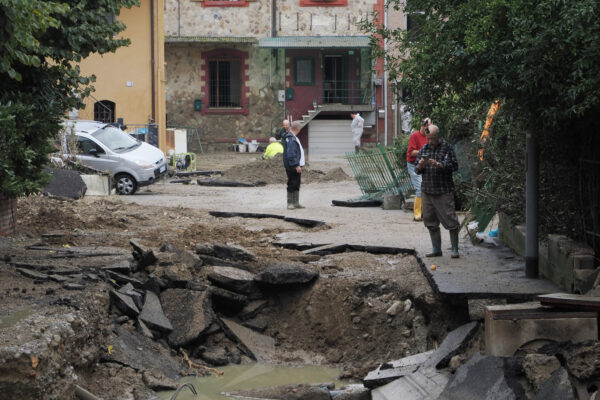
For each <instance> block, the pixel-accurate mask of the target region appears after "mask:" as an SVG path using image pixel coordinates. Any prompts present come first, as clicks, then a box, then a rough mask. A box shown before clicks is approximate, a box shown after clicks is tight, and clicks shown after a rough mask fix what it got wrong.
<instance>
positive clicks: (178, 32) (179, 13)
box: [177, 0, 181, 36]
mask: <svg viewBox="0 0 600 400" xmlns="http://www.w3.org/2000/svg"><path fill="white" fill-rule="evenodd" d="M177 36H181V0H177Z"/></svg>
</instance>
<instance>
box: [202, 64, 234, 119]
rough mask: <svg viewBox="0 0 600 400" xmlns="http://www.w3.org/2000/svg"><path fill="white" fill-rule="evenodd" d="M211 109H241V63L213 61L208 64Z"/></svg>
mask: <svg viewBox="0 0 600 400" xmlns="http://www.w3.org/2000/svg"><path fill="white" fill-rule="evenodd" d="M208 70H209V85H208V86H209V96H210V100H209V107H212V108H231V107H241V88H242V75H241V61H239V60H213V61H209V63H208Z"/></svg>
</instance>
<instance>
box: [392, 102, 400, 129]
mask: <svg viewBox="0 0 600 400" xmlns="http://www.w3.org/2000/svg"><path fill="white" fill-rule="evenodd" d="M398 103H399V102H398V97H396V96H394V106H393V107H394V137H395V138H397V137H398Z"/></svg>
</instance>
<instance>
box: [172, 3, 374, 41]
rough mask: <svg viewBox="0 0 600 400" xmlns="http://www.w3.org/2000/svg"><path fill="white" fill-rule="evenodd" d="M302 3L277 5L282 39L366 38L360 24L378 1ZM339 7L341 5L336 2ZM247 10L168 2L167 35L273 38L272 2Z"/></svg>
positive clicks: (252, 5) (250, 4)
mask: <svg viewBox="0 0 600 400" xmlns="http://www.w3.org/2000/svg"><path fill="white" fill-rule="evenodd" d="M300 3H301V0H291V1H290V0H278V1H277V2H276V12H275V14H276V29H277V35H278V36H329V35H334V36H335V35H339V36H353V35H362V33H361V32H360V30H359V28H358V26H357V22H358V21H360V20H361V19H371V18H372V16H371V15H370V13H371V12H373V10H374V6H375V5H376V4H377V1H376V0H362V1H352V0H349V1H347V5H345V6H327V5H325V4H327V3H326V2H320V3H316V2H314V3H313V4H315V3H316V4H322V6H311V7H306V6H301V5H300ZM335 3H338V4H339V3H340V2H338V1H336V2H335ZM247 4H248V6H247V7H203V6H202V2H201V1H190V0H186V1H176V0H167V1H166V2H165V35H167V36H211V37H236V36H237V37H257V38H260V37H269V36H271V0H258V1H251V2H248V3H247Z"/></svg>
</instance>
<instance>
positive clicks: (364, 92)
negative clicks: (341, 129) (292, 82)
mask: <svg viewBox="0 0 600 400" xmlns="http://www.w3.org/2000/svg"><path fill="white" fill-rule="evenodd" d="M363 83H364V86H363ZM371 96H372V88H371V85H370V84H369V83H367V82H365V81H364V80H360V79H356V80H321V81H316V82H315V83H314V85H313V86H310V87H305V91H304V93H303V95H301V96H299V97H295V98H294V99H292V100H288V101H286V114H285V115H286V116H290V115H291V116H292V118H293V119H301V118H302V115H305V114H306V113H307V111H308V110H309V109H317V108H318V107H319V106H322V105H327V104H343V105H365V104H370V103H371ZM306 104H310V105H312V108H311V106H309V107H308V108H306Z"/></svg>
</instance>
